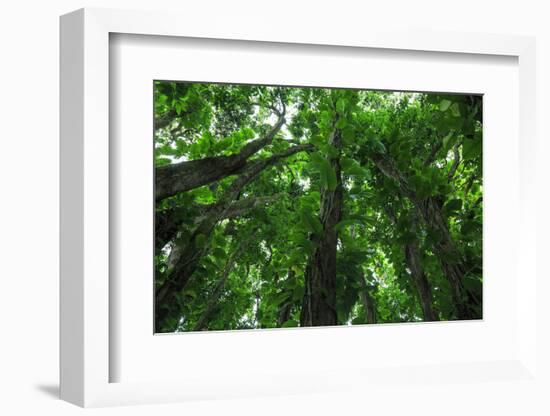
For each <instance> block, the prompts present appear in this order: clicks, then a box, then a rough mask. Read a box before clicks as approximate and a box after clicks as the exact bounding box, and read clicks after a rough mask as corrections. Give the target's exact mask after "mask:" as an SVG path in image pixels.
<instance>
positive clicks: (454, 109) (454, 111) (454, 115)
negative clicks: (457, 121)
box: [450, 103, 460, 117]
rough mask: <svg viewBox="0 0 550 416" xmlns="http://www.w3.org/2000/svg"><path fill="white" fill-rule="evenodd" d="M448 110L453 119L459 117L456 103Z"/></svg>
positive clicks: (458, 108)
mask: <svg viewBox="0 0 550 416" xmlns="http://www.w3.org/2000/svg"><path fill="white" fill-rule="evenodd" d="M450 108H451V114H452V115H453V117H460V107H459V106H458V103H454V104H453V105H451V107H450Z"/></svg>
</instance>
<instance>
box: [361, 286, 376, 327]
mask: <svg viewBox="0 0 550 416" xmlns="http://www.w3.org/2000/svg"><path fill="white" fill-rule="evenodd" d="M361 288H362V290H361V301H362V302H363V308H364V309H365V321H366V322H367V324H375V323H376V307H375V305H374V300H373V299H372V297H371V295H370V293H369V287H368V286H367V282H365V277H364V276H361Z"/></svg>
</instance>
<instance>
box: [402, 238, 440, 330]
mask: <svg viewBox="0 0 550 416" xmlns="http://www.w3.org/2000/svg"><path fill="white" fill-rule="evenodd" d="M405 262H406V264H407V268H408V269H409V270H410V272H411V277H412V278H413V282H414V285H415V286H416V290H417V292H418V297H419V298H420V306H421V307H422V315H423V317H424V321H438V320H439V319H438V317H437V314H436V313H435V312H434V310H433V307H432V290H431V287H430V283H429V282H428V278H427V277H426V273H424V269H423V268H422V264H421V262H420V251H419V249H418V246H417V245H416V242H414V243H411V244H406V245H405Z"/></svg>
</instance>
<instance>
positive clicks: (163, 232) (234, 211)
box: [155, 194, 281, 250]
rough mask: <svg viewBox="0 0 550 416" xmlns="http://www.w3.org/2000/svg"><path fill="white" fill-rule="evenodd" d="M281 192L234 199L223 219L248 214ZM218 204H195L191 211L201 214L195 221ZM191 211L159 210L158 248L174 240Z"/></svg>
mask: <svg viewBox="0 0 550 416" xmlns="http://www.w3.org/2000/svg"><path fill="white" fill-rule="evenodd" d="M280 196H281V194H275V195H269V196H263V197H256V198H254V197H248V198H243V199H240V200H238V201H234V202H233V203H231V205H229V207H228V208H227V209H226V210H225V211H224V216H223V218H222V219H232V218H237V217H240V216H243V215H246V214H247V213H249V212H250V211H251V210H253V209H254V208H259V207H262V206H264V205H267V204H270V203H272V202H274V201H276V200H277V199H279V198H280ZM216 206H217V204H208V205H203V204H195V205H194V208H193V209H191V211H194V212H199V215H198V216H197V217H196V218H195V219H194V222H195V223H200V221H202V220H203V219H204V218H205V217H206V216H207V215H208V213H209V211H210V210H211V209H213V208H215V207H216ZM188 211H189V208H188V207H176V208H170V209H167V210H164V211H157V213H156V214H155V240H156V241H155V247H156V249H157V250H160V249H162V248H163V247H164V246H165V245H166V244H167V243H168V242H169V241H170V240H172V239H173V238H174V237H175V236H176V234H177V232H178V230H179V228H180V226H181V225H182V224H183V223H184V222H185V213H186V212H188Z"/></svg>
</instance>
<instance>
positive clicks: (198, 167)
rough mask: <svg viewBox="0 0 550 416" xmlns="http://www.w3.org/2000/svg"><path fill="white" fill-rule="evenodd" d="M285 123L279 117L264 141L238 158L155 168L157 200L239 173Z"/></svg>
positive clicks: (251, 144) (256, 142)
mask: <svg viewBox="0 0 550 416" xmlns="http://www.w3.org/2000/svg"><path fill="white" fill-rule="evenodd" d="M284 123H285V119H284V116H282V115H281V116H279V119H278V120H277V123H276V124H275V125H274V126H273V127H272V128H271V129H270V130H269V132H268V133H267V134H266V135H265V136H264V137H263V138H261V139H256V140H252V141H251V142H249V143H247V144H246V145H245V146H244V147H243V148H242V149H241V151H240V152H239V153H237V154H235V155H231V156H216V157H207V158H204V159H198V160H190V161H185V162H179V163H174V164H171V165H166V166H159V167H157V168H156V169H155V199H156V201H160V200H162V199H165V198H168V197H170V196H173V195H175V194H177V193H179V192H185V191H189V190H191V189H195V188H198V187H200V186H203V185H207V184H209V183H211V182H215V181H217V180H220V179H222V178H225V177H227V176H230V175H234V174H236V173H238V172H239V171H240V170H241V169H243V168H244V166H245V164H246V162H247V159H248V158H249V157H250V156H252V155H253V154H255V153H257V152H258V151H260V150H261V149H263V148H264V147H265V146H267V145H269V144H271V142H272V141H273V138H274V137H275V135H276V134H277V132H279V130H280V129H281V127H282V126H283V124H284Z"/></svg>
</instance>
